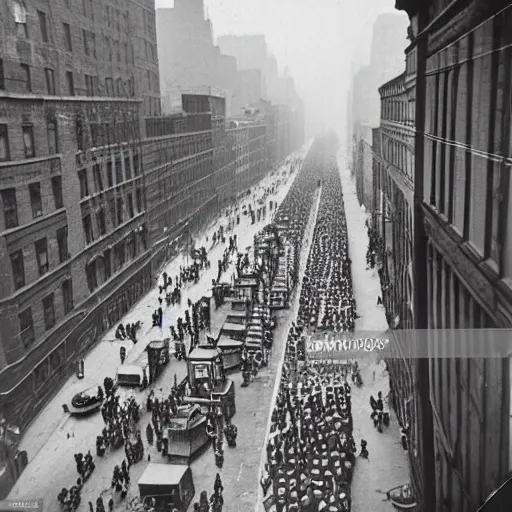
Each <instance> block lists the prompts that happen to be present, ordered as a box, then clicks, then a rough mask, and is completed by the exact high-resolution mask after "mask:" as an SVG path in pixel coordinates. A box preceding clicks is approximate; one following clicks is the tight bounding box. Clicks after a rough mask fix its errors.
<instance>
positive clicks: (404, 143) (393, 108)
mask: <svg viewBox="0 0 512 512" xmlns="http://www.w3.org/2000/svg"><path fill="white" fill-rule="evenodd" d="M406 55H407V57H406V71H405V72H404V73H402V74H400V75H399V76H397V77H395V78H393V79H392V80H390V81H388V82H387V83H386V84H384V85H382V86H381V87H380V88H379V93H380V98H381V120H380V126H379V128H377V129H374V132H373V135H374V137H373V160H374V161H373V193H374V203H373V216H372V227H373V229H374V231H375V232H376V233H377V236H378V239H379V242H380V243H379V247H380V248H381V253H380V254H379V255H378V260H379V263H380V269H381V282H382V285H383V286H382V290H383V302H384V307H385V310H386V317H387V319H388V323H389V325H390V326H392V328H393V329H413V328H414V317H413V311H412V300H413V289H412V279H413V276H412V250H413V238H412V230H413V209H414V201H413V194H414V185H413V177H414V176H413V174H414V133H415V132H414V109H413V106H414V87H415V85H414V84H415V74H414V67H413V66H411V65H409V64H410V63H411V60H412V58H413V55H412V54H411V53H410V52H409V51H408V50H406ZM401 341H402V339H401V338H400V337H397V338H396V342H397V344H398V343H400V342H401ZM409 341H410V340H409ZM400 348H403V349H405V347H400ZM406 353H407V352H406V351H405V350H402V352H401V355H402V357H396V358H392V359H389V360H388V361H387V367H388V371H389V375H390V379H391V386H392V390H393V404H394V408H395V410H396V413H397V416H398V418H399V421H400V423H401V425H403V426H406V425H408V426H409V435H408V443H409V450H408V455H409V461H410V468H411V472H412V481H413V482H414V487H415V490H416V494H417V495H420V494H421V493H422V491H423V489H422V477H421V475H422V467H421V461H420V459H419V448H420V445H419V435H420V432H421V428H420V426H419V424H418V410H417V408H418V403H417V401H416V400H415V397H416V396H417V392H418V390H417V387H416V382H417V364H416V361H415V360H413V359H410V358H406V357H404V354H406Z"/></svg>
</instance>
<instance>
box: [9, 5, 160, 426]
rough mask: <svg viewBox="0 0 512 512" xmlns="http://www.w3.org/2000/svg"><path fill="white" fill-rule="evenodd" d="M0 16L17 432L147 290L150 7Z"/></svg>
mask: <svg viewBox="0 0 512 512" xmlns="http://www.w3.org/2000/svg"><path fill="white" fill-rule="evenodd" d="M146 4H147V5H146ZM0 13H1V15H0V20H1V21H0V23H1V24H2V33H3V34H4V37H3V38H2V41H1V42H0V77H1V80H0V97H1V99H2V109H1V111H0V148H1V149H0V167H1V168H2V173H1V176H0V197H1V208H2V213H3V215H2V219H1V220H0V265H1V266H2V276H3V277H4V286H2V289H1V291H0V301H1V302H2V306H1V311H2V314H1V318H2V322H0V323H1V325H2V327H1V328H0V329H1V330H0V338H1V343H0V347H1V348H0V354H1V355H0V383H1V384H0V400H1V409H2V413H3V414H4V415H5V416H6V418H7V419H8V420H9V421H11V422H12V423H14V424H17V425H18V426H19V427H20V428H22V429H23V428H24V427H25V426H26V425H27V424H28V422H30V420H31V419H32V418H33V417H34V416H35V414H37V411H38V410H39V408H40V407H41V406H42V405H44V403H45V402H46V400H47V399H48V398H49V397H50V396H51V394H52V393H53V392H54V390H55V389H56V388H58V386H59V385H60V384H61V383H62V382H63V381H64V380H65V379H66V377H67V376H68V375H69V374H70V373H71V372H73V371H74V362H75V361H76V360H77V359H79V358H81V357H82V356H83V355H84V354H85V353H86V352H87V350H88V349H89V348H90V346H91V345H92V344H93V343H94V342H95V340H96V339H97V337H98V335H99V334H100V333H102V332H104V331H105V330H106V329H108V328H109V327H111V326H112V325H113V324H114V323H115V322H117V321H118V320H119V318H120V317H121V315H122V314H123V313H125V312H126V311H127V310H128V308H129V307H130V306H131V305H132V304H134V303H135V301H136V300H138V298H140V297H141V296H142V295H143V294H144V293H145V292H146V291H147V290H149V288H150V284H151V283H150V271H149V267H148V262H149V260H150V258H151V253H150V251H149V245H148V240H147V235H146V226H145V201H144V189H143V179H142V167H141V165H142V162H141V145H140V141H141V137H143V128H144V126H143V123H142V118H143V116H144V115H145V114H149V113H151V112H158V106H157V105H156V103H155V101H154V100H155V98H158V96H159V91H158V80H155V77H156V78H157V77H158V63H157V61H156V58H155V59H153V60H151V59H150V60H147V59H146V58H145V53H144V52H145V48H146V47H148V46H147V45H154V46H156V34H155V30H154V26H155V24H154V9H153V8H152V6H151V3H150V2H149V1H145V2H128V3H126V4H123V5H115V6H114V5H112V4H111V3H110V2H107V1H97V2H94V3H93V2H84V3H83V4H81V5H80V7H78V5H74V4H71V3H70V2H66V1H62V2H57V3H55V2H52V3H51V4H50V3H46V4H43V3H38V4H37V5H36V4H33V3H31V4H30V5H29V4H27V3H25V2H21V1H18V0H10V1H8V2H3V3H2V5H1V6H0ZM106 34H108V36H107V35H106ZM143 42H146V43H147V45H145V44H143ZM141 76H145V77H146V79H145V80H141ZM68 233H73V236H68Z"/></svg>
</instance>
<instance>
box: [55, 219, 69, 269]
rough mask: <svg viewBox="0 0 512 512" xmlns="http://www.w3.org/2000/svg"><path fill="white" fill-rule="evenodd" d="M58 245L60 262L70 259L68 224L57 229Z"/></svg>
mask: <svg viewBox="0 0 512 512" xmlns="http://www.w3.org/2000/svg"><path fill="white" fill-rule="evenodd" d="M57 245H58V247H59V262H60V263H64V262H65V261H66V260H67V259H69V249H68V227H67V226H64V227H63V228H59V229H58V230H57Z"/></svg>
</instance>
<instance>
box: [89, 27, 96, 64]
mask: <svg viewBox="0 0 512 512" xmlns="http://www.w3.org/2000/svg"><path fill="white" fill-rule="evenodd" d="M90 37H91V47H92V56H93V57H94V58H95V59H96V34H95V33H94V32H91V33H90Z"/></svg>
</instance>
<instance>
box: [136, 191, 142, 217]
mask: <svg viewBox="0 0 512 512" xmlns="http://www.w3.org/2000/svg"><path fill="white" fill-rule="evenodd" d="M135 201H136V203H137V213H141V212H142V189H141V188H138V189H137V191H136V193H135Z"/></svg>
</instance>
